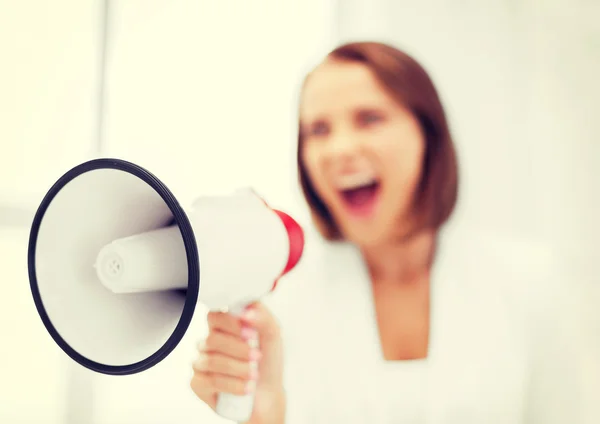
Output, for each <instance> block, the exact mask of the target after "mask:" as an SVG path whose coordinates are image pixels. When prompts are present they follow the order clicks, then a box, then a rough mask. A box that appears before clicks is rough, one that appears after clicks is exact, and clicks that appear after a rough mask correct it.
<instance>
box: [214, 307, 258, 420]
mask: <svg viewBox="0 0 600 424" xmlns="http://www.w3.org/2000/svg"><path fill="white" fill-rule="evenodd" d="M247 306H248V305H245V304H244V305H238V306H236V307H233V308H230V309H229V313H230V314H231V315H233V316H237V317H239V316H241V315H242V314H243V313H244V312H245V310H246V308H247ZM250 343H252V347H258V338H257V339H255V340H251V341H250ZM254 398H255V396H254V394H253V393H250V394H247V395H233V394H231V393H220V394H219V398H218V399H217V406H216V408H215V409H216V412H217V414H219V415H220V416H221V417H223V418H225V419H228V420H232V421H234V422H236V423H244V422H246V421H248V420H250V418H251V417H252V411H253V409H254Z"/></svg>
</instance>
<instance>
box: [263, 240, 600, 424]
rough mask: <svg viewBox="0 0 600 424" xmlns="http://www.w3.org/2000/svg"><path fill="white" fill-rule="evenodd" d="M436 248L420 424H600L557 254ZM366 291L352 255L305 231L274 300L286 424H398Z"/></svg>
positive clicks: (494, 245)
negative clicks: (380, 370) (383, 382)
mask: <svg viewBox="0 0 600 424" xmlns="http://www.w3.org/2000/svg"><path fill="white" fill-rule="evenodd" d="M440 239H441V240H440V247H439V249H440V250H439V254H438V255H437V256H438V258H437V261H436V264H435V267H434V271H433V278H432V306H431V313H432V316H431V318H432V320H431V321H432V322H431V326H432V327H431V340H430V354H429V357H428V359H427V373H426V374H425V376H426V377H424V378H425V379H426V385H425V387H426V391H425V396H424V405H423V406H424V408H423V414H422V420H421V421H420V422H422V423H424V424H599V423H600V416H599V415H597V412H595V413H592V411H591V408H592V407H593V400H594V399H593V398H594V397H595V398H597V399H598V401H600V392H599V391H597V388H598V386H595V388H594V387H592V385H591V384H590V381H593V382H594V383H595V382H596V381H597V379H596V375H595V374H594V377H592V378H590V375H589V373H595V372H597V371H596V370H592V369H591V368H590V362H589V358H585V355H586V354H587V352H586V351H585V348H584V347H583V344H582V342H583V341H584V340H583V336H582V335H581V331H580V330H581V327H579V326H578V324H577V322H576V321H575V314H574V307H575V306H576V305H574V304H573V303H572V302H569V301H568V300H569V299H570V296H569V284H570V282H569V280H568V276H566V277H565V276H564V275H561V270H559V268H560V267H558V266H556V265H557V263H556V262H555V260H554V258H552V256H551V255H550V254H549V252H547V251H546V250H545V249H540V248H537V247H533V246H530V245H526V244H522V243H518V242H513V241H510V240H509V241H506V240H503V239H502V238H501V237H498V236H492V237H490V236H487V235H485V236H484V235H483V233H478V232H477V233H476V232H473V231H470V232H465V231H463V230H457V229H452V230H451V229H448V230H444V231H443V233H442V234H441V237H440ZM370 290H371V289H370V281H369V277H368V274H367V272H366V269H365V266H364V263H363V261H362V257H361V255H360V254H359V252H358V251H357V249H356V248H355V247H353V246H351V245H349V244H346V243H328V242H325V241H323V240H322V239H321V238H320V237H318V236H316V235H315V234H314V233H312V232H309V233H308V235H307V245H306V250H305V254H304V256H303V258H302V260H301V262H300V264H299V265H298V266H297V267H296V269H295V270H294V271H292V272H291V273H290V274H289V275H288V276H286V277H284V278H283V279H282V280H281V282H280V285H279V286H278V288H277V291H276V292H275V293H274V294H273V295H271V298H269V299H268V300H267V301H266V303H267V305H268V306H269V307H270V308H271V310H272V311H273V312H274V313H275V315H276V316H277V317H278V319H279V322H280V324H281V328H282V332H283V337H284V342H285V347H284V348H285V372H286V375H285V381H286V391H287V396H288V414H287V420H286V424H333V423H340V424H341V423H344V424H353V423H356V424H358V423H365V424H388V423H389V424H391V423H394V424H402V423H401V422H398V421H394V419H393V417H391V416H390V414H388V413H386V412H385V411H386V409H385V408H386V407H388V408H389V405H388V406H386V405H384V404H383V401H382V399H383V397H384V395H387V398H388V399H389V398H390V397H392V399H393V396H394V393H393V392H392V393H390V389H389V388H386V387H382V386H379V385H378V383H377V380H376V379H374V378H372V377H373V374H374V372H375V369H376V367H377V366H378V365H381V357H380V356H378V355H380V352H381V351H380V349H381V348H380V345H379V339H378V337H377V333H376V330H377V327H376V324H375V322H376V321H375V318H374V309H373V303H372V297H371V292H370ZM586 360H588V362H587V363H586V362H585V361H586ZM598 377H600V376H598ZM398 385H399V386H398V387H401V385H402V381H398ZM406 389H408V390H410V388H409V387H408V388H404V390H406ZM595 389H596V390H595ZM382 390H386V391H387V392H388V393H382ZM401 400H402V399H400V398H399V399H398V408H400V407H403V408H404V407H410V406H406V405H404V406H403V405H402V404H401Z"/></svg>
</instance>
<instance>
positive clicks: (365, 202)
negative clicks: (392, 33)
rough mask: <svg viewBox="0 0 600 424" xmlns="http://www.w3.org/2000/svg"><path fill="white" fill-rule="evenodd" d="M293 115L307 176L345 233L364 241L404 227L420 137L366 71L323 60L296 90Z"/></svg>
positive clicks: (406, 114)
mask: <svg viewBox="0 0 600 424" xmlns="http://www.w3.org/2000/svg"><path fill="white" fill-rule="evenodd" d="M300 121H301V131H302V133H303V148H302V151H301V155H302V160H303V161H304V165H305V169H306V171H307V173H308V178H309V179H310V181H311V182H312V185H313V187H314V189H315V191H316V193H317V195H318V196H319V197H320V198H321V200H322V201H323V202H324V203H325V205H326V206H327V207H328V209H329V211H330V213H331V214H332V216H333V219H334V220H335V222H336V223H337V225H338V226H339V228H340V230H341V232H342V233H343V235H344V237H345V238H346V239H348V240H349V241H351V242H354V243H357V244H359V245H361V246H368V245H376V244H379V243H384V242H386V241H387V240H389V238H390V237H392V236H394V235H396V234H397V232H398V231H406V230H407V228H406V227H404V228H402V227H401V226H400V227H399V224H400V223H402V222H403V221H402V220H404V222H406V219H408V218H409V217H410V212H411V209H412V203H413V202H412V199H413V193H414V190H415V187H416V185H417V184H418V182H419V179H420V175H421V163H422V159H423V154H424V149H425V142H424V136H423V134H422V131H421V127H420V125H419V122H418V121H417V119H416V118H415V117H414V116H413V114H412V113H411V112H410V111H409V110H408V109H406V108H405V107H404V106H402V105H400V104H398V102H396V101H395V100H394V99H392V98H391V96H390V95H389V94H388V93H387V92H386V91H385V90H384V89H383V88H382V87H381V86H380V84H379V83H378V82H377V80H376V79H375V76H374V75H373V74H372V72H371V71H370V69H369V68H367V67H366V66H365V65H363V64H360V63H345V62H334V61H329V62H325V63H324V64H322V65H321V66H320V67H319V68H318V69H317V70H315V72H314V73H313V74H311V76H310V77H309V80H308V81H307V84H306V86H305V89H304V91H303V93H302V99H301V107H300Z"/></svg>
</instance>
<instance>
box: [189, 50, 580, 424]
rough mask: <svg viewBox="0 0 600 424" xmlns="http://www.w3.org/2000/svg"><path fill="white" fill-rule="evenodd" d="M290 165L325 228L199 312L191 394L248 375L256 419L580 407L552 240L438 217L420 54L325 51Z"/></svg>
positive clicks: (234, 388) (275, 422)
mask: <svg viewBox="0 0 600 424" xmlns="http://www.w3.org/2000/svg"><path fill="white" fill-rule="evenodd" d="M298 167H299V174H300V181H301V184H302V188H303V191H304V195H305V197H306V200H307V202H308V204H309V205H310V208H311V210H312V213H313V217H314V222H315V224H316V225H315V227H316V228H317V229H318V234H319V236H321V237H316V238H315V239H314V240H313V239H311V238H310V237H309V238H308V242H307V251H306V252H305V255H304V258H303V259H302V261H301V264H300V265H299V266H298V267H297V268H296V270H295V271H293V272H292V273H291V274H290V275H289V276H288V277H287V281H285V282H282V283H281V284H280V286H279V288H278V290H277V292H276V293H275V294H274V295H273V296H272V299H269V300H268V301H266V302H267V303H265V304H262V303H259V304H256V305H254V306H253V307H252V308H251V309H249V310H248V311H247V315H245V316H244V317H243V318H241V319H238V318H235V317H233V316H230V315H228V314H225V313H212V314H210V315H209V316H208V321H209V328H210V333H209V336H208V338H207V339H206V342H205V343H204V344H203V345H202V346H201V347H200V356H199V358H198V360H197V361H196V362H195V364H194V377H193V379H192V381H191V387H192V389H193V390H194V392H195V393H196V395H197V396H198V397H199V398H200V399H202V400H203V401H204V402H206V403H207V404H209V405H210V406H211V407H213V408H214V407H215V401H216V393H219V392H228V393H236V394H243V393H248V392H252V393H255V394H256V403H255V408H254V413H253V416H252V419H251V421H250V422H251V423H253V424H283V423H285V424H296V423H298V424H300V423H307V424H319V423H323V424H325V423H328V424H329V423H369V424H380V423H381V424H383V423H407V424H408V423H411V424H412V423H428V424H429V423H431V424H434V423H435V424H449V423H460V424H468V423H473V424H475V423H476V424H482V423H486V424H493V423H498V424H500V423H501V424H521V423H522V424H529V423H539V424H552V423H557V424H558V423H560V424H567V423H569V424H576V423H583V422H584V421H582V418H580V417H579V415H580V414H582V409H581V408H580V404H579V402H580V401H581V400H582V397H581V396H580V395H581V394H580V393H579V392H578V389H579V388H581V387H582V386H581V383H580V382H579V379H580V378H581V375H580V373H579V370H578V366H579V364H578V362H577V357H576V356H575V355H577V354H578V351H577V350H576V349H575V348H574V343H572V340H571V338H572V335H568V334H567V335H566V336H565V335H564V334H563V330H564V329H566V328H568V323H569V321H568V319H566V318H565V317H564V316H562V315H560V312H561V311H559V310H557V307H556V305H553V304H552V303H551V302H552V301H554V300H556V299H558V298H559V297H557V296H562V294H557V293H558V292H557V291H556V290H558V287H560V284H562V283H564V281H563V280H561V279H557V278H553V279H549V278H547V277H550V276H552V273H551V272H550V268H549V266H550V262H549V260H548V257H547V256H546V255H544V254H542V253H543V252H541V251H539V252H538V251H537V250H535V249H533V248H532V249H528V248H525V247H520V246H518V245H515V246H513V247H511V248H510V249H507V248H506V247H502V246H500V245H499V244H498V242H497V240H498V239H494V243H490V242H488V241H487V239H486V238H485V237H484V236H483V235H482V234H479V233H478V234H475V235H473V236H469V235H466V233H456V234H457V235H456V236H455V235H454V233H453V231H454V230H452V229H450V227H449V226H448V225H446V223H447V221H448V219H449V217H450V216H451V214H452V212H453V209H454V206H455V203H456V199H457V186H458V178H457V161H456V157H455V152H454V146H453V142H452V139H451V136H450V132H449V129H448V124H447V122H446V117H445V113H444V110H443V108H442V105H441V102H440V100H439V98H438V94H437V92H436V89H435V88H434V85H433V83H432V82H431V81H430V78H429V77H428V75H427V73H426V72H425V71H424V70H423V69H422V67H421V66H420V65H419V64H418V63H417V62H416V61H415V60H413V59H412V58H411V57H409V56H408V55H406V54H405V53H403V52H400V51H398V50H396V49H394V48H392V47H391V46H388V45H383V44H378V43H353V44H348V45H344V46H341V47H339V48H338V49H336V50H334V51H333V52H332V53H330V54H329V55H328V56H327V58H326V59H325V60H324V61H323V62H322V63H321V64H320V65H319V66H317V68H316V69H315V70H313V72H311V73H310V74H309V76H308V77H307V79H306V81H305V83H304V85H303V87H302V92H301V99H300V129H299V139H298ZM442 229H443V231H442ZM319 238H320V239H321V240H323V241H322V242H318V241H317V240H318V239H319ZM518 248H520V249H521V251H519V250H518ZM508 254H513V255H512V257H511V258H509V256H510V255H508ZM553 282H556V283H557V284H556V283H553ZM565 316H566V315H565ZM559 317H560V318H561V319H560V320H559V319H557V318H559ZM255 335H258V337H259V339H260V351H259V350H258V349H255V348H253V347H252V344H251V343H248V342H247V341H248V340H251V339H252V337H253V336H255ZM564 337H566V338H564ZM284 348H285V349H284ZM253 364H258V370H257V371H255V370H256V367H255V366H253Z"/></svg>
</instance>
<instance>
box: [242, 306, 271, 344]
mask: <svg viewBox="0 0 600 424" xmlns="http://www.w3.org/2000/svg"><path fill="white" fill-rule="evenodd" d="M241 321H242V325H243V326H249V327H252V328H254V329H256V330H257V332H258V334H259V335H260V338H261V339H262V340H266V341H269V340H273V339H276V338H278V337H279V335H280V331H279V323H278V322H277V320H276V318H275V316H274V315H273V314H272V313H271V311H269V309H268V308H267V307H266V306H265V305H263V304H262V303H260V302H257V303H253V304H252V305H250V306H249V307H248V308H247V309H246V311H245V312H244V313H243V314H242V316H241Z"/></svg>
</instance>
